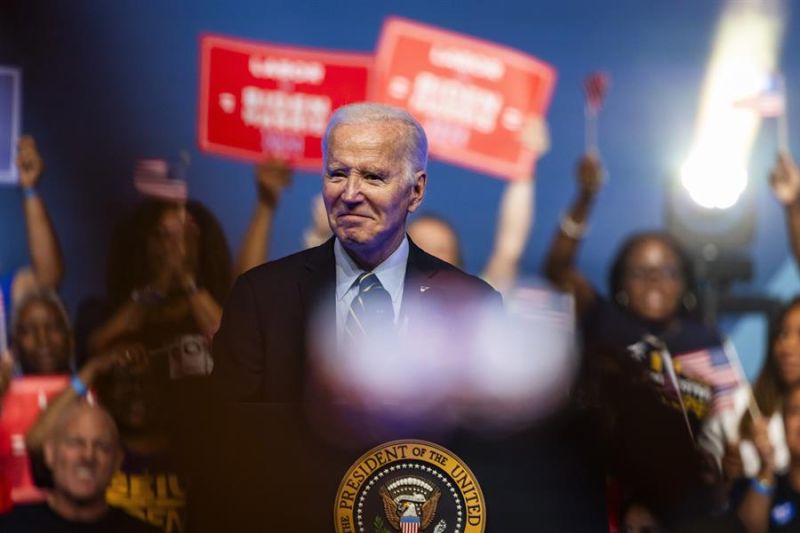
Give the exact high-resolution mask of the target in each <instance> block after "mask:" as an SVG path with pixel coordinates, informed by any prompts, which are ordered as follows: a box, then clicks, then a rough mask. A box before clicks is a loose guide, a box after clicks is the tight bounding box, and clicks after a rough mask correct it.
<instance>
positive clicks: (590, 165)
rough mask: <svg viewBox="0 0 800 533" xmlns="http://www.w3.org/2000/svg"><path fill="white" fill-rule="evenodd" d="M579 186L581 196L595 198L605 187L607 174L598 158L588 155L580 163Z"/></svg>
mask: <svg viewBox="0 0 800 533" xmlns="http://www.w3.org/2000/svg"><path fill="white" fill-rule="evenodd" d="M577 176H578V186H579V187H580V192H581V194H584V195H587V196H594V195H595V194H597V193H598V192H599V191H600V189H601V188H602V187H603V183H604V182H605V173H604V172H603V165H602V164H601V163H600V160H599V159H598V158H597V156H595V155H592V154H587V155H585V156H583V157H582V158H581V160H580V161H579V162H578V168H577Z"/></svg>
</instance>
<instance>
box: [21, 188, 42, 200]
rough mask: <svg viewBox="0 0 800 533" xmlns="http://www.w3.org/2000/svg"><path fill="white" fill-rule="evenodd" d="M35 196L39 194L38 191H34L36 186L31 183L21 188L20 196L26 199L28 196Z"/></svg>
mask: <svg viewBox="0 0 800 533" xmlns="http://www.w3.org/2000/svg"><path fill="white" fill-rule="evenodd" d="M37 196H39V193H38V192H36V187H34V186H33V185H30V186H27V187H23V188H22V197H23V198H25V199H26V200H27V199H29V198H36V197H37Z"/></svg>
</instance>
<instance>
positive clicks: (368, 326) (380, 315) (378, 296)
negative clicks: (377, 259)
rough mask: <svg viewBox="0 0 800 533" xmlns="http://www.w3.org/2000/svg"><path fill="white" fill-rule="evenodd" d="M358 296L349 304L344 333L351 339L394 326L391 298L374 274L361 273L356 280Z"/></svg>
mask: <svg viewBox="0 0 800 533" xmlns="http://www.w3.org/2000/svg"><path fill="white" fill-rule="evenodd" d="M354 285H358V294H357V295H356V297H355V298H354V299H353V303H352V304H350V311H349V312H348V314H347V321H346V322H345V331H346V332H347V334H348V335H350V336H351V337H353V338H359V337H362V336H364V335H368V334H370V333H373V332H375V331H376V330H380V329H381V328H387V327H391V326H393V325H394V309H393V308H392V297H391V296H390V295H389V293H388V292H386V289H384V288H383V285H381V282H380V280H379V279H378V276H376V275H375V273H374V272H363V273H362V274H361V275H360V276H358V278H357V279H356V281H355V283H354Z"/></svg>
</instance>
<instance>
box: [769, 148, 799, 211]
mask: <svg viewBox="0 0 800 533" xmlns="http://www.w3.org/2000/svg"><path fill="white" fill-rule="evenodd" d="M770 185H771V186H772V192H773V194H775V198H777V199H778V201H779V202H780V203H782V204H783V205H786V206H788V205H791V204H793V203H795V202H797V200H798V197H800V169H798V168H797V165H796V164H795V162H794V161H793V160H792V156H791V155H789V154H788V153H780V154H778V160H777V161H776V162H775V167H774V168H773V169H772V172H771V173H770Z"/></svg>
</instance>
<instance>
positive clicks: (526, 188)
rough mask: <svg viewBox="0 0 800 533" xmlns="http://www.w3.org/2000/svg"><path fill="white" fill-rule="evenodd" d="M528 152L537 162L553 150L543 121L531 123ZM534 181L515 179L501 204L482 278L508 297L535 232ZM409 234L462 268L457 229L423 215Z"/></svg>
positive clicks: (436, 218)
mask: <svg viewBox="0 0 800 533" xmlns="http://www.w3.org/2000/svg"><path fill="white" fill-rule="evenodd" d="M524 142H525V146H526V148H528V149H529V150H531V151H533V152H534V153H536V157H537V160H538V159H539V158H541V157H542V156H543V155H544V154H546V153H547V151H548V150H549V149H550V134H549V130H548V128H547V124H546V123H545V122H544V120H542V119H537V120H535V121H533V122H532V124H531V127H530V128H529V130H528V131H527V133H526V135H525V136H524ZM534 194H535V178H534V176H531V175H527V176H523V177H520V178H512V179H510V180H509V181H508V183H507V184H506V186H505V188H504V190H503V196H502V198H501V200H500V210H499V214H498V221H497V229H496V232H495V241H494V248H493V250H492V254H491V256H490V257H489V260H488V261H487V263H486V265H485V266H484V270H483V272H482V273H481V277H482V278H483V279H485V280H486V281H488V282H489V283H490V284H491V285H492V286H493V287H494V288H496V289H497V290H499V291H500V292H501V293H503V294H506V293H507V292H508V291H510V290H511V289H512V288H513V287H514V284H515V283H516V281H517V277H518V276H519V262H520V258H521V257H522V253H523V252H524V251H525V245H526V244H527V242H528V238H529V236H530V234H531V230H532V228H533V199H534ZM408 234H409V235H410V236H411V238H412V239H414V242H416V243H417V244H419V246H420V248H422V249H423V250H425V251H426V252H428V253H430V254H433V255H435V256H436V257H438V258H439V259H441V260H442V261H447V262H448V263H450V264H452V265H455V266H457V267H459V268H463V259H462V256H461V244H460V242H459V238H458V235H457V234H456V232H455V229H454V228H453V227H452V226H451V225H450V224H449V223H448V222H447V221H446V220H444V219H443V218H440V217H438V216H436V215H431V214H427V215H422V216H420V217H417V218H416V219H414V221H413V222H412V223H411V224H409V226H408Z"/></svg>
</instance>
